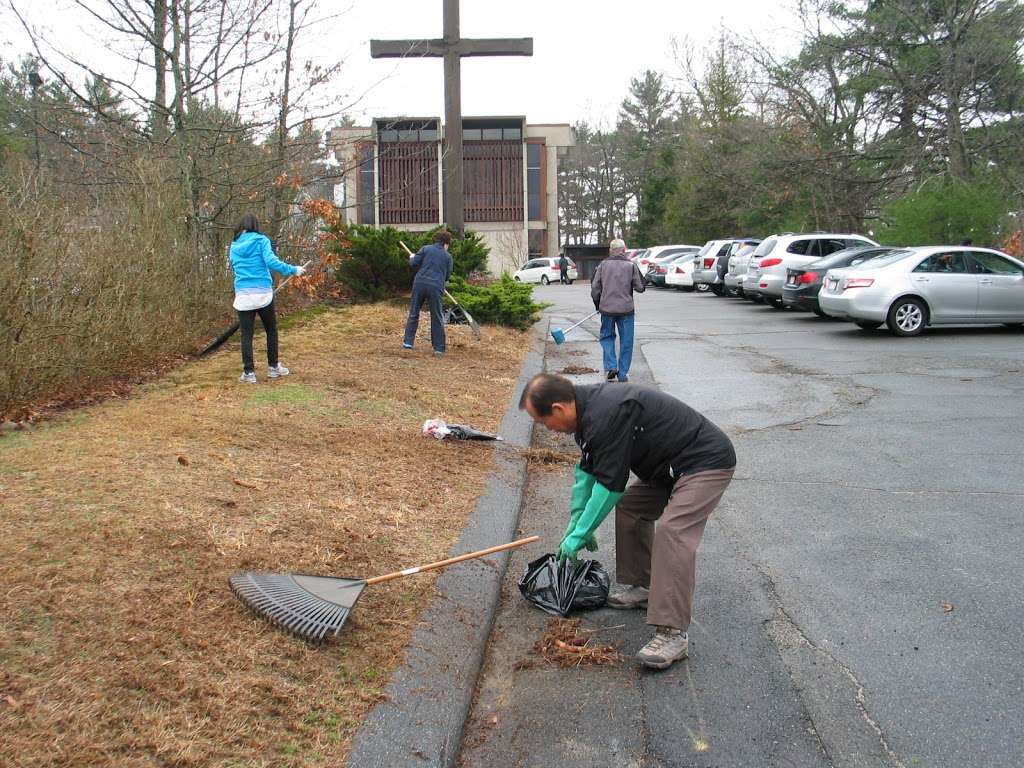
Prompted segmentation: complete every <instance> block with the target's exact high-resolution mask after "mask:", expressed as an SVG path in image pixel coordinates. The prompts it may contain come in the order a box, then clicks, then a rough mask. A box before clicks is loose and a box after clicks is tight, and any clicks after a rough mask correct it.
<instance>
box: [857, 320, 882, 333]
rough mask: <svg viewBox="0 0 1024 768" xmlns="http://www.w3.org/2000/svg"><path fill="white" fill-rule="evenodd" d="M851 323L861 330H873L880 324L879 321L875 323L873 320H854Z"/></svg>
mask: <svg viewBox="0 0 1024 768" xmlns="http://www.w3.org/2000/svg"><path fill="white" fill-rule="evenodd" d="M853 324H854V325H856V326H857V327H858V328H860V329H861V330H862V331H875V330H878V326H880V325H881V323H876V322H875V321H874V320H854V321H853Z"/></svg>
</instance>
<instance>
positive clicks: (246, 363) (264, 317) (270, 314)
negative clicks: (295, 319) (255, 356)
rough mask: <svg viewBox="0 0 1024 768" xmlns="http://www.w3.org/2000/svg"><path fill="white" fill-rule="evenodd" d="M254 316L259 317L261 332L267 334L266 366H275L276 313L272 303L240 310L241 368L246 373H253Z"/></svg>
mask: <svg viewBox="0 0 1024 768" xmlns="http://www.w3.org/2000/svg"><path fill="white" fill-rule="evenodd" d="M256 315H259V316H260V321H261V322H262V323H263V330H264V332H265V333H266V334H267V365H269V366H270V367H271V368H273V367H274V366H276V365H277V313H276V312H275V311H274V302H273V301H271V302H270V303H269V304H267V306H265V307H260V308H259V309H240V310H239V311H238V325H239V327H240V328H241V329H242V368H244V369H245V372H246V373H251V372H255V370H256V368H255V367H254V366H253V362H252V334H253V332H254V331H255V330H256Z"/></svg>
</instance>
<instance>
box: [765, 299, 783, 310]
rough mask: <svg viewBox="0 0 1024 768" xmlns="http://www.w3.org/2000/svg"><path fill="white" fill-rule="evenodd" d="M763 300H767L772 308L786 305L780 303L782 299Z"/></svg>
mask: <svg viewBox="0 0 1024 768" xmlns="http://www.w3.org/2000/svg"><path fill="white" fill-rule="evenodd" d="M765 301H767V302H768V303H769V304H770V305H771V307H772V309H785V308H786V305H785V304H783V303H782V299H765Z"/></svg>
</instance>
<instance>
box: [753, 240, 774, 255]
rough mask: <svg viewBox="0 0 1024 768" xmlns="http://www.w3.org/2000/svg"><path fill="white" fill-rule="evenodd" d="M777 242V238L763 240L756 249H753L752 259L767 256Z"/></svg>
mask: <svg viewBox="0 0 1024 768" xmlns="http://www.w3.org/2000/svg"><path fill="white" fill-rule="evenodd" d="M777 242H778V238H776V237H769V238H768V239H767V240H765V241H764V242H763V243H761V244H760V245H759V246H757V248H755V249H754V253H753V254H752V258H757V257H758V256H767V255H768V254H769V253H771V252H772V249H773V248H774V247H775V243H777Z"/></svg>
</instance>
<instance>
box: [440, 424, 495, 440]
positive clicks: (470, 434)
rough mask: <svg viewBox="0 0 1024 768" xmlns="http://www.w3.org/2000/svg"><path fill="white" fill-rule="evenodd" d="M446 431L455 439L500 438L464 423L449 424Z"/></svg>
mask: <svg viewBox="0 0 1024 768" xmlns="http://www.w3.org/2000/svg"><path fill="white" fill-rule="evenodd" d="M448 431H449V432H451V433H452V437H454V438H456V439H457V440H501V438H500V437H498V436H497V435H492V434H491V433H490V432H481V431H480V430H478V429H473V427H469V426H466V425H465V424H449V425H448Z"/></svg>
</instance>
